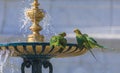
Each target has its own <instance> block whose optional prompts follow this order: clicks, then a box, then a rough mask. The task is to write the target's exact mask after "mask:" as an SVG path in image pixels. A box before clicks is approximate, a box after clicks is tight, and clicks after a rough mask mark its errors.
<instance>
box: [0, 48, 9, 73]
mask: <svg viewBox="0 0 120 73" xmlns="http://www.w3.org/2000/svg"><path fill="white" fill-rule="evenodd" d="M9 54H10V51H9V50H0V73H3V66H4V64H5V63H6V61H7V59H8V57H9Z"/></svg>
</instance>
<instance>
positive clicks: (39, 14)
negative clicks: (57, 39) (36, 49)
mask: <svg viewBox="0 0 120 73" xmlns="http://www.w3.org/2000/svg"><path fill="white" fill-rule="evenodd" d="M38 6H39V3H38V0H34V2H33V3H32V7H31V9H28V10H27V11H26V15H27V16H28V17H29V19H30V20H31V21H32V26H31V27H30V30H31V31H32V32H33V33H32V34H31V35H29V36H28V42H43V41H44V36H43V35H40V34H39V31H41V30H42V27H41V26H40V25H39V22H40V21H41V20H42V19H43V18H44V16H45V14H44V12H43V10H42V9H39V7H38Z"/></svg>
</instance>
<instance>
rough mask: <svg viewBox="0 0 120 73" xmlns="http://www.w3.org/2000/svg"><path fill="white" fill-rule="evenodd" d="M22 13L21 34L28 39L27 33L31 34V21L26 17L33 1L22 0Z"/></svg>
mask: <svg viewBox="0 0 120 73" xmlns="http://www.w3.org/2000/svg"><path fill="white" fill-rule="evenodd" d="M21 2H22V3H21V8H22V9H21V12H20V15H21V17H20V23H21V25H20V26H19V27H20V33H22V36H23V38H26V36H27V33H29V31H28V29H29V26H30V23H31V22H30V20H29V18H28V17H27V16H26V13H25V12H26V11H27V10H28V9H29V8H30V7H31V5H30V4H31V2H32V0H22V1H21Z"/></svg>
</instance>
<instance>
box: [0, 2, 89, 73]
mask: <svg viewBox="0 0 120 73" xmlns="http://www.w3.org/2000/svg"><path fill="white" fill-rule="evenodd" d="M38 6H39V3H38V0H34V2H33V3H32V8H31V9H28V10H27V11H26V12H25V13H26V15H27V16H28V18H29V19H30V20H31V21H32V24H33V25H32V26H31V27H30V30H31V31H32V34H31V35H29V36H28V39H27V42H17V43H7V44H0V50H9V51H10V52H12V56H13V57H21V58H23V63H22V64H21V73H25V68H30V67H31V68H32V73H42V67H44V68H49V73H53V66H52V64H51V63H50V61H49V60H50V59H51V58H63V57H74V56H79V55H82V54H84V53H86V52H87V51H88V49H86V48H82V49H80V48H78V46H77V45H76V44H72V43H67V46H66V47H65V48H64V50H63V51H62V52H59V50H60V49H61V48H60V47H53V48H51V47H50V44H49V42H45V41H44V36H43V35H41V34H40V33H39V31H41V30H42V27H41V26H40V25H39V22H40V21H41V20H42V19H43V18H44V16H45V13H44V11H43V10H42V9H39V7H38Z"/></svg>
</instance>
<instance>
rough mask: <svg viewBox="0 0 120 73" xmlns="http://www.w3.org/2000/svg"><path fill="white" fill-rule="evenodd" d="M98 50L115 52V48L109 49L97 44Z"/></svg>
mask: <svg viewBox="0 0 120 73" xmlns="http://www.w3.org/2000/svg"><path fill="white" fill-rule="evenodd" d="M97 48H101V49H102V50H113V48H107V47H104V46H101V45H98V44H97Z"/></svg>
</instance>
